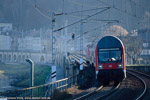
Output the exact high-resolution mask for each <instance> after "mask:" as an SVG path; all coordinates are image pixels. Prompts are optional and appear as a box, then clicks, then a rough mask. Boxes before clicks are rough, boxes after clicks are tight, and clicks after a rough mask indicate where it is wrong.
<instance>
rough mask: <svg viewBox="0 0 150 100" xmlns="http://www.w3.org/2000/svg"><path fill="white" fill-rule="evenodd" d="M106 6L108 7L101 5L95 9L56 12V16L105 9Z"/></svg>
mask: <svg viewBox="0 0 150 100" xmlns="http://www.w3.org/2000/svg"><path fill="white" fill-rule="evenodd" d="M104 8H108V7H100V8H94V9H88V10H80V11H74V12H67V13H60V14H55V15H56V16H57V15H68V14H72V13H80V12H87V11H92V10H98V9H104Z"/></svg>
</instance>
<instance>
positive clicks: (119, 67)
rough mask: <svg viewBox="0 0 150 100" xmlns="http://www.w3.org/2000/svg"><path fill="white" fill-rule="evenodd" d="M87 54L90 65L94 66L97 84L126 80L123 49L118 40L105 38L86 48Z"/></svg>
mask: <svg viewBox="0 0 150 100" xmlns="http://www.w3.org/2000/svg"><path fill="white" fill-rule="evenodd" d="M94 52H95V53H94ZM87 53H88V54H87V55H88V59H89V61H90V63H94V65H95V66H96V77H97V80H98V81H99V82H101V83H109V82H110V81H117V82H119V81H122V80H123V79H124V78H126V67H125V49H124V45H123V43H122V41H121V40H120V39H119V38H117V37H115V36H105V37H103V38H101V39H100V40H99V41H98V42H97V44H96V45H95V46H88V51H87Z"/></svg>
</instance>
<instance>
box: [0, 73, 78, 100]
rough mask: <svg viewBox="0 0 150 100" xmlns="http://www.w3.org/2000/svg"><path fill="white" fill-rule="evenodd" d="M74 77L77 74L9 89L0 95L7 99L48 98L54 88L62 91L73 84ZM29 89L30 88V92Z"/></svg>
mask: <svg viewBox="0 0 150 100" xmlns="http://www.w3.org/2000/svg"><path fill="white" fill-rule="evenodd" d="M75 77H77V75H75V76H72V77H69V78H64V79H61V80H57V81H55V82H50V83H47V84H44V85H39V86H34V87H29V88H23V89H18V90H11V91H6V92H0V96H1V97H7V98H8V99H9V98H10V99H11V98H12V97H13V99H18V98H20V97H21V98H22V99H24V100H25V99H26V98H27V97H30V98H33V97H34V98H35V97H38V98H40V97H45V98H50V97H51V96H52V94H53V93H54V90H55V89H58V90H59V91H64V90H66V89H67V88H69V87H71V86H72V85H73V84H75V82H76V80H74V78H75ZM48 88H49V89H48ZM31 90H32V94H31V93H30V91H31Z"/></svg>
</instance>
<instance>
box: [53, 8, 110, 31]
mask: <svg viewBox="0 0 150 100" xmlns="http://www.w3.org/2000/svg"><path fill="white" fill-rule="evenodd" d="M108 9H110V7H107V8H106V9H104V10H102V11H100V12H97V13H94V14H92V15H89V16H88V17H86V18H84V19H81V20H79V21H76V22H74V23H72V24H69V25H67V26H64V27H62V28H59V29H56V30H54V32H57V31H60V30H62V29H64V28H67V27H70V26H72V25H74V24H77V23H79V22H81V21H84V20H86V19H88V18H90V17H93V16H95V15H97V14H99V13H102V12H104V11H106V10H108Z"/></svg>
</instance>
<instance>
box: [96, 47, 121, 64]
mask: <svg viewBox="0 0 150 100" xmlns="http://www.w3.org/2000/svg"><path fill="white" fill-rule="evenodd" d="M98 61H99V62H106V63H107V62H118V61H121V50H120V49H119V48H117V49H99V52H98Z"/></svg>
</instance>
